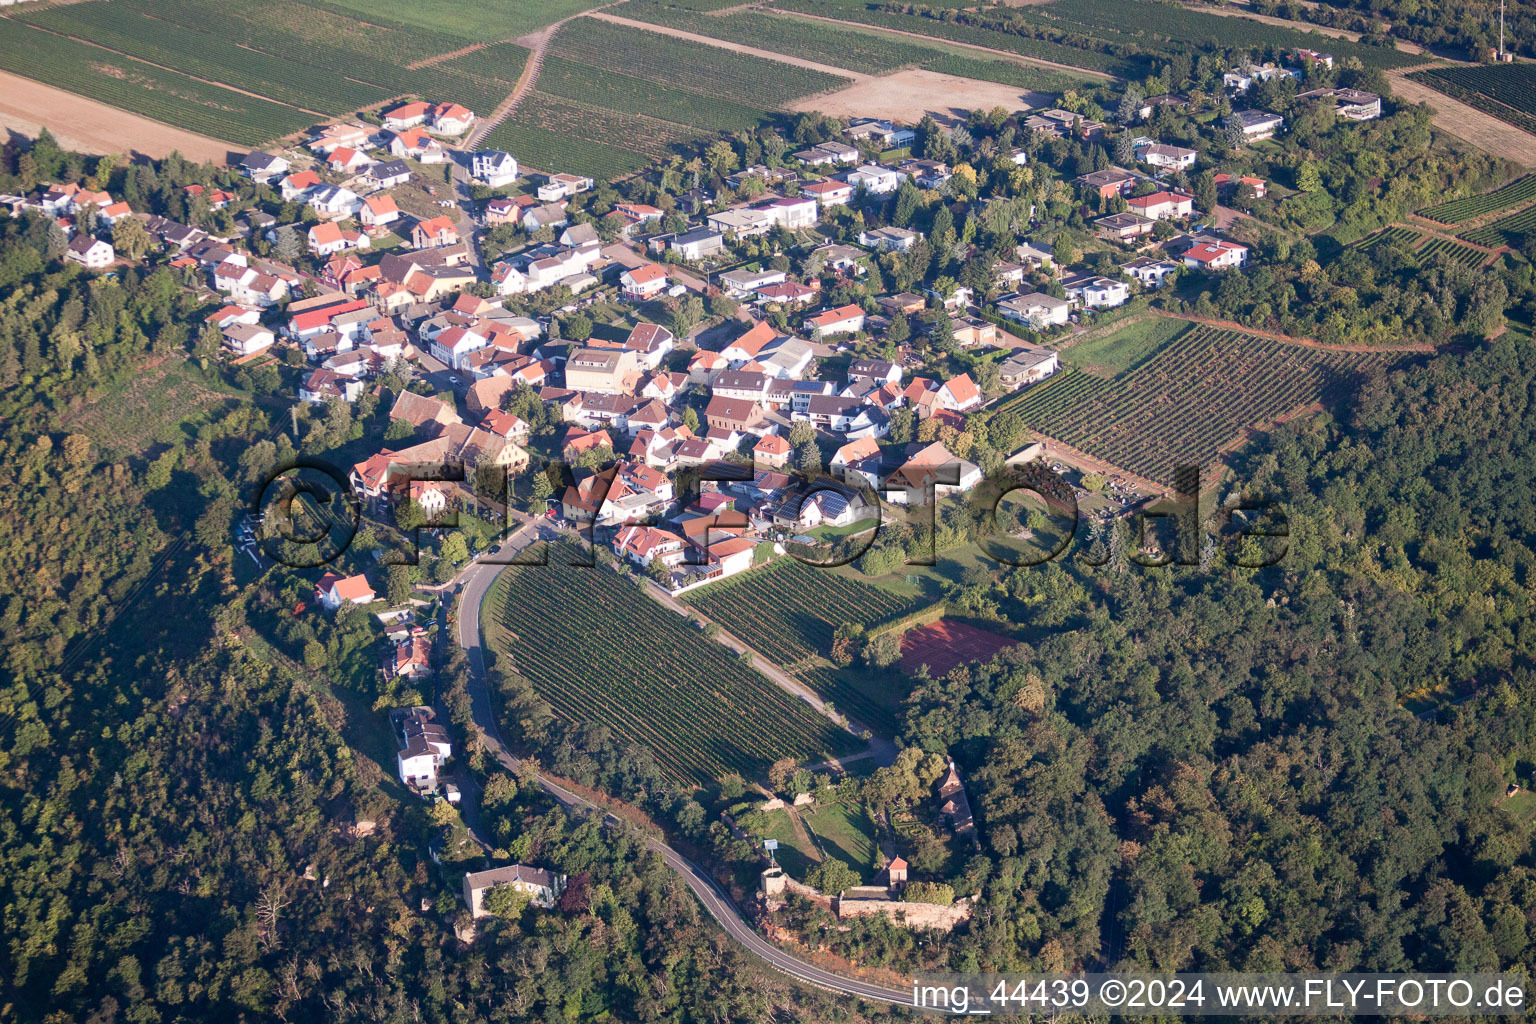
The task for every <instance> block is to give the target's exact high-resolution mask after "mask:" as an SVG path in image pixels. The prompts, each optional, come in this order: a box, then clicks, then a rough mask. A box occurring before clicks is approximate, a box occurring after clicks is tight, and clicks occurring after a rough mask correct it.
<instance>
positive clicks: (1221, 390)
mask: <svg viewBox="0 0 1536 1024" xmlns="http://www.w3.org/2000/svg"><path fill="white" fill-rule="evenodd" d="M1392 358H1393V357H1392V355H1391V354H1390V353H1374V352H1339V351H1333V350H1329V349H1321V348H1313V347H1309V346H1303V345H1295V344H1291V343H1288V342H1283V341H1278V340H1274V339H1269V338H1260V337H1256V336H1254V335H1250V334H1244V333H1242V332H1240V331H1233V330H1224V329H1222V328H1218V327H1210V326H1206V325H1202V324H1192V325H1191V326H1190V327H1189V329H1188V330H1186V331H1184V332H1183V333H1182V334H1180V335H1179V336H1178V337H1177V338H1175V339H1174V340H1173V341H1171V342H1169V343H1168V344H1167V345H1166V346H1164V347H1163V349H1162V350H1161V351H1159V352H1158V353H1157V354H1156V355H1154V356H1153V357H1152V358H1150V359H1147V360H1145V361H1143V362H1141V363H1140V364H1138V365H1137V366H1136V367H1135V368H1134V369H1132V370H1129V371H1127V372H1125V373H1121V374H1118V375H1116V376H1115V377H1112V378H1105V377H1099V376H1095V375H1093V374H1090V373H1087V372H1085V371H1082V370H1073V369H1064V370H1062V371H1060V372H1058V373H1056V374H1055V375H1053V376H1052V377H1050V378H1048V379H1047V380H1045V381H1044V382H1043V383H1041V384H1039V385H1036V386H1035V387H1032V388H1030V389H1029V390H1027V391H1024V392H1023V393H1022V394H1021V395H1020V396H1019V397H1017V398H1015V399H1014V400H1012V401H1010V402H1009V403H1007V404H1006V406H1004V408H1006V409H1008V410H1009V411H1013V412H1017V413H1018V414H1019V416H1020V418H1022V419H1023V421H1024V423H1025V425H1026V426H1027V427H1030V428H1033V429H1036V430H1039V431H1040V432H1042V433H1044V434H1047V435H1049V436H1050V437H1054V438H1057V439H1059V440H1061V441H1064V442H1065V443H1067V444H1069V445H1072V446H1073V447H1075V448H1078V449H1081V450H1082V451H1085V452H1087V453H1088V454H1090V455H1093V456H1096V457H1098V458H1102V459H1104V460H1106V461H1108V462H1111V463H1113V464H1114V465H1117V466H1121V467H1123V468H1125V469H1128V470H1130V471H1131V472H1133V473H1136V474H1139V475H1141V476H1143V477H1146V478H1147V479H1149V480H1154V481H1158V482H1161V483H1172V482H1173V471H1174V467H1175V466H1177V465H1181V464H1182V465H1191V464H1199V465H1206V464H1209V463H1210V462H1212V461H1213V460H1214V459H1215V458H1216V457H1217V456H1218V454H1219V453H1220V452H1221V451H1222V449H1223V448H1225V447H1226V446H1228V445H1230V444H1231V443H1232V442H1233V441H1235V440H1237V439H1238V438H1239V437H1240V436H1241V433H1242V431H1243V429H1244V428H1245V427H1247V426H1250V425H1256V424H1264V423H1269V422H1272V421H1274V420H1275V419H1277V418H1278V417H1280V416H1283V415H1284V414H1286V413H1288V412H1291V411H1293V410H1295V409H1298V408H1301V407H1302V406H1305V405H1307V404H1308V403H1311V402H1315V401H1318V400H1319V399H1321V398H1325V397H1327V396H1329V395H1331V394H1335V393H1337V392H1338V391H1339V390H1340V389H1341V388H1342V387H1343V386H1345V385H1346V384H1347V383H1348V382H1349V380H1350V379H1351V378H1352V377H1354V376H1355V375H1357V374H1359V373H1361V372H1364V371H1367V370H1369V369H1370V368H1372V367H1378V366H1383V365H1386V364H1387V362H1388V361H1389V360H1391V359H1392Z"/></svg>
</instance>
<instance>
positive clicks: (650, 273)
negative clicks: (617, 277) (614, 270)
mask: <svg viewBox="0 0 1536 1024" xmlns="http://www.w3.org/2000/svg"><path fill="white" fill-rule="evenodd" d="M624 276H626V277H628V278H629V279H630V280H631V281H633V282H634V283H635V284H649V283H650V282H652V281H657V280H663V279H665V278H666V276H667V272H666V271H665V270H663V269H662V268H661V267H659V266H657V265H656V264H654V263H647V264H645V265H644V266H640V267H635V268H634V269H632V270H626V271H624Z"/></svg>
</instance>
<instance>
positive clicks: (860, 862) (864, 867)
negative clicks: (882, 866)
mask: <svg viewBox="0 0 1536 1024" xmlns="http://www.w3.org/2000/svg"><path fill="white" fill-rule="evenodd" d="M807 812H809V813H807ZM800 817H801V818H802V819H803V820H804V821H805V823H806V825H808V826H809V827H810V829H811V831H813V832H815V833H816V838H818V839H820V840H821V845H822V847H823V848H824V849H825V850H826V851H827V856H829V857H836V858H837V859H838V860H840V861H842V862H843V863H845V864H847V865H848V866H849V867H850V868H852V869H853V870H854V871H856V872H858V874H859V877H860V879H862V880H864V881H866V882H867V881H870V880H871V879H872V878H873V877H874V874H875V851H876V849H877V846H876V844H875V829H874V825H873V824H871V823H870V820H869V816H868V815H866V814H865V813H864V808H863V807H860V806H854V805H849V804H842V803H836V804H826V805H817V804H812V805H811V806H809V807H806V808H804V809H803V810H802V811H801V812H800Z"/></svg>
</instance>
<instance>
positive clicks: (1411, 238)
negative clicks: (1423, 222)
mask: <svg viewBox="0 0 1536 1024" xmlns="http://www.w3.org/2000/svg"><path fill="white" fill-rule="evenodd" d="M1423 238H1424V235H1423V234H1422V233H1420V232H1418V231H1415V230H1414V229H1413V228H1406V227H1403V226H1402V225H1401V224H1393V225H1392V226H1390V227H1387V228H1383V229H1382V230H1380V231H1378V232H1376V233H1375V234H1374V235H1366V236H1365V237H1364V238H1362V239H1360V241H1358V242H1356V243H1355V244H1354V248H1356V249H1362V250H1364V249H1374V248H1376V247H1377V246H1378V245H1399V246H1402V247H1403V248H1404V249H1412V248H1413V247H1414V246H1416V245H1418V244H1419V242H1421V241H1422V240H1423Z"/></svg>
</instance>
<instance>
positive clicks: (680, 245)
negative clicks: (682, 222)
mask: <svg viewBox="0 0 1536 1024" xmlns="http://www.w3.org/2000/svg"><path fill="white" fill-rule="evenodd" d="M667 247H668V248H669V249H671V250H672V251H673V252H675V253H677V254H678V255H679V256H681V257H682V258H683V259H685V260H688V261H690V262H697V261H699V260H702V259H708V258H709V257H710V256H713V255H714V254H715V253H717V252H720V251H722V250H723V249H724V248H725V235H723V234H721V233H720V232H719V231H716V230H715V229H714V228H708V227H697V228H693V229H691V230H688V231H684V232H683V233H682V234H680V235H674V236H672V239H671V241H669V242H668V243H667Z"/></svg>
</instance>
